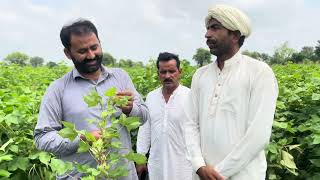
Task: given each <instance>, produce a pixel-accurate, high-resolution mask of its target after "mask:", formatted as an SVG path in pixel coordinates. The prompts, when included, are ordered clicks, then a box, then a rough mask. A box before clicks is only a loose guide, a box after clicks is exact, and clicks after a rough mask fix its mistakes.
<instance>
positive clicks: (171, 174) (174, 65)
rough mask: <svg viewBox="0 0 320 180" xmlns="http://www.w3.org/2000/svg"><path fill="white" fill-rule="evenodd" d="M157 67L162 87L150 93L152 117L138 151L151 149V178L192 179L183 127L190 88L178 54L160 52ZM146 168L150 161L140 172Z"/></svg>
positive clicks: (142, 132)
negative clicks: (183, 75) (181, 77)
mask: <svg viewBox="0 0 320 180" xmlns="http://www.w3.org/2000/svg"><path fill="white" fill-rule="evenodd" d="M157 68H158V76H159V79H160V81H161V84H162V87H160V88H158V89H155V90H153V91H152V92H150V93H149V94H148V95H147V99H146V104H147V106H148V108H149V111H150V121H147V122H146V123H145V124H144V125H143V126H140V128H139V132H138V138H137V152H138V153H142V154H147V153H148V152H150V153H149V159H148V172H149V179H150V180H191V178H192V167H191V163H190V161H189V160H188V159H187V155H186V145H185V141H184V130H183V126H184V125H183V124H184V121H185V120H186V115H185V113H184V112H183V109H182V107H183V106H184V101H185V99H186V98H187V97H188V93H189V90H190V89H189V88H187V87H185V86H183V85H181V84H179V79H180V76H181V69H180V60H179V57H178V56H177V55H175V54H172V53H167V52H164V53H160V54H159V57H158V60H157ZM149 150H150V151H149ZM146 169H147V167H146V165H139V166H137V172H138V174H139V175H140V174H141V173H142V172H143V171H146Z"/></svg>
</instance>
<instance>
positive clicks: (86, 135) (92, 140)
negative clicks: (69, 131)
mask: <svg viewBox="0 0 320 180" xmlns="http://www.w3.org/2000/svg"><path fill="white" fill-rule="evenodd" d="M83 135H84V137H85V138H86V140H87V141H90V142H95V141H96V138H95V137H94V135H92V134H91V133H89V132H87V131H85V132H84V134H83Z"/></svg>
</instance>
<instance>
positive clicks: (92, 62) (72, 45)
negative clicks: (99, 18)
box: [34, 20, 149, 180]
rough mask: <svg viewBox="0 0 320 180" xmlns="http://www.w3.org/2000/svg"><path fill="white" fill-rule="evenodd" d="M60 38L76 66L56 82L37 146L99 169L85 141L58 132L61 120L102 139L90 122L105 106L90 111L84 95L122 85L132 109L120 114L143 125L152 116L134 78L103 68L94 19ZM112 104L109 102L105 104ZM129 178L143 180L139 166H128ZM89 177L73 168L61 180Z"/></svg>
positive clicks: (126, 144)
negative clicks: (81, 150)
mask: <svg viewBox="0 0 320 180" xmlns="http://www.w3.org/2000/svg"><path fill="white" fill-rule="evenodd" d="M60 38H61V41H62V44H63V46H64V53H65V55H66V56H67V57H68V58H69V59H70V60H72V62H73V64H74V66H75V68H73V69H72V71H70V72H69V73H67V74H65V75H64V76H63V77H62V78H60V79H58V80H56V81H54V82H53V83H51V84H50V86H49V87H48V89H47V91H46V93H45V95H44V96H43V99H42V103H41V107H40V112H39V119H38V122H37V125H36V127H35V131H34V137H35V144H36V147H37V148H38V149H39V150H43V151H47V152H50V153H53V154H55V155H57V156H58V157H60V158H61V159H62V160H64V161H70V162H78V163H80V164H87V165H89V166H96V164H97V163H96V161H95V160H94V159H93V157H92V156H91V155H90V154H89V152H87V153H76V152H77V149H78V146H79V140H80V139H82V140H84V138H83V137H77V138H76V139H75V140H74V141H70V140H69V139H65V138H62V137H61V136H60V135H59V134H58V131H59V130H61V129H62V128H63V126H62V123H61V121H69V122H71V123H73V124H75V126H76V128H77V129H78V130H86V131H88V132H91V134H92V135H93V136H94V137H95V138H96V139H99V138H100V137H101V131H100V130H99V128H98V127H97V123H98V122H95V123H93V124H92V123H89V122H88V119H96V120H97V121H98V120H99V119H100V114H101V110H100V108H99V107H90V108H88V105H87V104H86V103H85V102H84V100H83V97H84V96H85V95H87V94H89V92H90V91H92V90H93V89H94V90H96V91H97V93H98V94H99V95H100V96H103V94H104V93H105V91H106V90H107V89H109V88H111V87H116V89H117V91H118V93H117V95H118V96H129V102H128V104H127V105H126V106H123V107H120V108H119V110H118V112H117V115H120V114H121V113H124V114H126V115H127V116H138V117H140V120H141V123H144V122H145V121H146V120H147V119H148V118H149V112H148V109H147V107H146V105H145V104H144V102H143V100H142V99H141V97H140V95H139V94H138V92H137V91H136V89H135V88H134V86H133V84H132V81H131V79H130V77H129V76H128V74H127V73H126V72H125V71H123V70H121V69H118V68H106V67H104V66H102V65H101V61H102V54H103V53H102V48H101V44H100V40H99V36H98V32H97V29H96V27H95V26H94V24H93V23H92V22H90V21H88V20H78V21H76V22H73V23H72V24H70V25H66V26H64V27H63V28H62V29H61V32H60ZM105 103H106V102H105ZM119 131H120V134H121V137H120V141H121V143H122V146H123V149H124V151H129V150H131V139H130V134H129V133H128V131H127V130H126V128H120V129H119ZM124 153H125V152H124ZM127 169H129V175H128V176H127V177H123V178H120V179H121V180H137V179H138V177H137V173H136V170H135V166H134V163H133V162H130V163H128V164H127ZM82 175H83V174H81V173H79V172H77V171H76V170H73V171H72V172H68V173H67V174H65V175H63V176H58V177H57V179H79V178H81V176H82Z"/></svg>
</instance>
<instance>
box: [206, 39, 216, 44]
mask: <svg viewBox="0 0 320 180" xmlns="http://www.w3.org/2000/svg"><path fill="white" fill-rule="evenodd" d="M216 43H217V40H215V39H207V44H216Z"/></svg>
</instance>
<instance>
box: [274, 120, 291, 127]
mask: <svg viewBox="0 0 320 180" xmlns="http://www.w3.org/2000/svg"><path fill="white" fill-rule="evenodd" d="M273 127H277V128H281V129H286V128H287V127H288V123H287V122H278V121H273Z"/></svg>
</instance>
